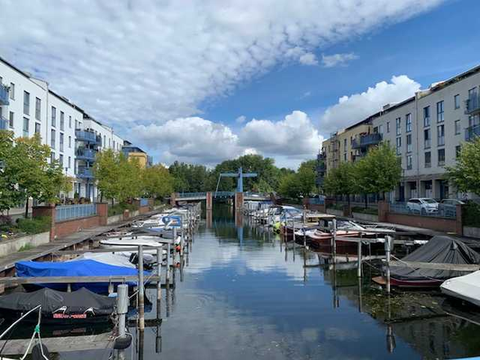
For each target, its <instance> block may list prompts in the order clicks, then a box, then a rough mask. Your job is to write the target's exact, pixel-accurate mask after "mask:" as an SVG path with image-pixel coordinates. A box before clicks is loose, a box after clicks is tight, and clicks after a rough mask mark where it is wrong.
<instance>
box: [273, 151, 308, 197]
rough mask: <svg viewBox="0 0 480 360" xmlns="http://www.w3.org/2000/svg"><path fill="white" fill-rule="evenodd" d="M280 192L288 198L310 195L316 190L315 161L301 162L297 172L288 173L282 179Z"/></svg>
mask: <svg viewBox="0 0 480 360" xmlns="http://www.w3.org/2000/svg"><path fill="white" fill-rule="evenodd" d="M278 191H279V193H280V194H281V195H282V196H285V197H288V198H300V197H308V196H309V195H310V194H311V193H313V192H315V161H313V166H312V160H309V161H305V162H303V163H301V164H300V167H299V168H298V172H297V173H288V174H287V175H285V176H283V177H282V179H281V180H280V184H279V188H278Z"/></svg>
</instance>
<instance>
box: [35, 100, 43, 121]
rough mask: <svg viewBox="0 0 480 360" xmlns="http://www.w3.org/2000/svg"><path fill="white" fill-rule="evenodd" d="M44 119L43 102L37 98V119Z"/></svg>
mask: <svg viewBox="0 0 480 360" xmlns="http://www.w3.org/2000/svg"><path fill="white" fill-rule="evenodd" d="M41 117H42V100H40V99H39V98H35V119H37V120H41Z"/></svg>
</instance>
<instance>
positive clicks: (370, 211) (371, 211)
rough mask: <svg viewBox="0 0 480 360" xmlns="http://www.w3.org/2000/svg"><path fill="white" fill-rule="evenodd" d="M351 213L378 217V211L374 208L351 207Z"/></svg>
mask: <svg viewBox="0 0 480 360" xmlns="http://www.w3.org/2000/svg"><path fill="white" fill-rule="evenodd" d="M352 212H356V213H362V214H369V215H378V209H376V208H364V207H361V206H354V207H352Z"/></svg>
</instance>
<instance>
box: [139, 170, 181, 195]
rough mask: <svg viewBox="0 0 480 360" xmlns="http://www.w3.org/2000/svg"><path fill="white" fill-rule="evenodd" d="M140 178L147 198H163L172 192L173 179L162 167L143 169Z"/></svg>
mask: <svg viewBox="0 0 480 360" xmlns="http://www.w3.org/2000/svg"><path fill="white" fill-rule="evenodd" d="M142 177H143V186H144V193H145V194H146V195H147V196H148V197H153V198H164V197H166V196H168V195H170V194H171V193H172V192H173V185H174V183H173V177H172V175H170V172H169V171H168V169H167V168H166V167H164V166H163V165H160V164H158V165H155V166H152V167H149V168H146V169H144V170H143V172H142Z"/></svg>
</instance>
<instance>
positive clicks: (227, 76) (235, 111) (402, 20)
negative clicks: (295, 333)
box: [0, 0, 480, 168]
mask: <svg viewBox="0 0 480 360" xmlns="http://www.w3.org/2000/svg"><path fill="white" fill-rule="evenodd" d="M479 11H480V2H479V1H477V0H322V1H320V0H296V1H289V0H188V1H187V0H163V1H156V0H130V1H128V0H116V1H102V0H76V1H68V0H55V1H53V0H0V39H1V41H0V56H1V57H3V58H4V59H6V60H8V61H10V62H11V63H13V64H14V65H16V66H18V67H20V68H21V69H23V70H25V71H28V72H31V73H32V74H33V75H34V76H36V77H39V78H42V79H44V80H47V81H48V82H49V84H50V87H51V88H52V89H53V90H55V91H56V92H58V93H60V94H62V95H64V96H66V97H67V98H69V99H70V100H71V101H72V102H74V103H76V104H78V105H79V106H80V107H81V108H83V109H84V110H86V111H87V112H88V113H89V114H90V115H91V116H93V117H94V118H96V119H97V120H99V121H101V122H102V123H105V124H106V125H110V126H113V127H114V129H115V130H116V131H117V132H118V133H119V135H120V136H122V137H123V138H125V139H128V140H130V141H132V142H134V143H135V144H136V145H138V146H140V147H142V148H144V149H145V150H146V151H148V152H149V153H150V154H152V155H153V156H154V160H155V162H161V163H164V164H170V163H171V162H173V161H174V160H179V161H185V162H188V163H197V164H205V165H208V166H213V165H214V164H216V163H218V162H220V161H223V160H225V159H231V158H235V157H238V156H241V155H244V154H261V155H264V156H269V157H273V158H274V159H275V161H276V164H277V165H278V166H286V167H290V168H296V167H297V166H298V165H299V163H300V162H301V161H304V160H308V159H312V158H314V157H315V156H316V154H317V153H318V151H319V149H320V147H321V142H322V141H323V139H324V138H326V137H327V138H328V136H329V134H330V133H331V132H333V131H336V130H337V129H340V128H342V127H345V126H349V125H352V124H354V123H355V122H357V121H360V120H362V119H364V118H366V117H368V116H369V115H371V114H373V113H375V112H376V111H378V110H380V109H381V107H382V106H383V105H385V104H387V103H394V102H399V101H402V100H404V99H405V98H407V97H409V96H412V95H413V94H414V93H415V91H417V90H419V89H421V88H427V87H428V86H429V85H430V84H431V83H434V82H437V81H441V80H444V79H447V78H450V77H452V76H454V75H456V74H458V73H460V72H462V71H465V70H467V69H469V68H471V67H473V66H476V65H479V64H480V58H479V57H478V54H480V39H479V37H478V17H477V15H476V14H478V13H479Z"/></svg>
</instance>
